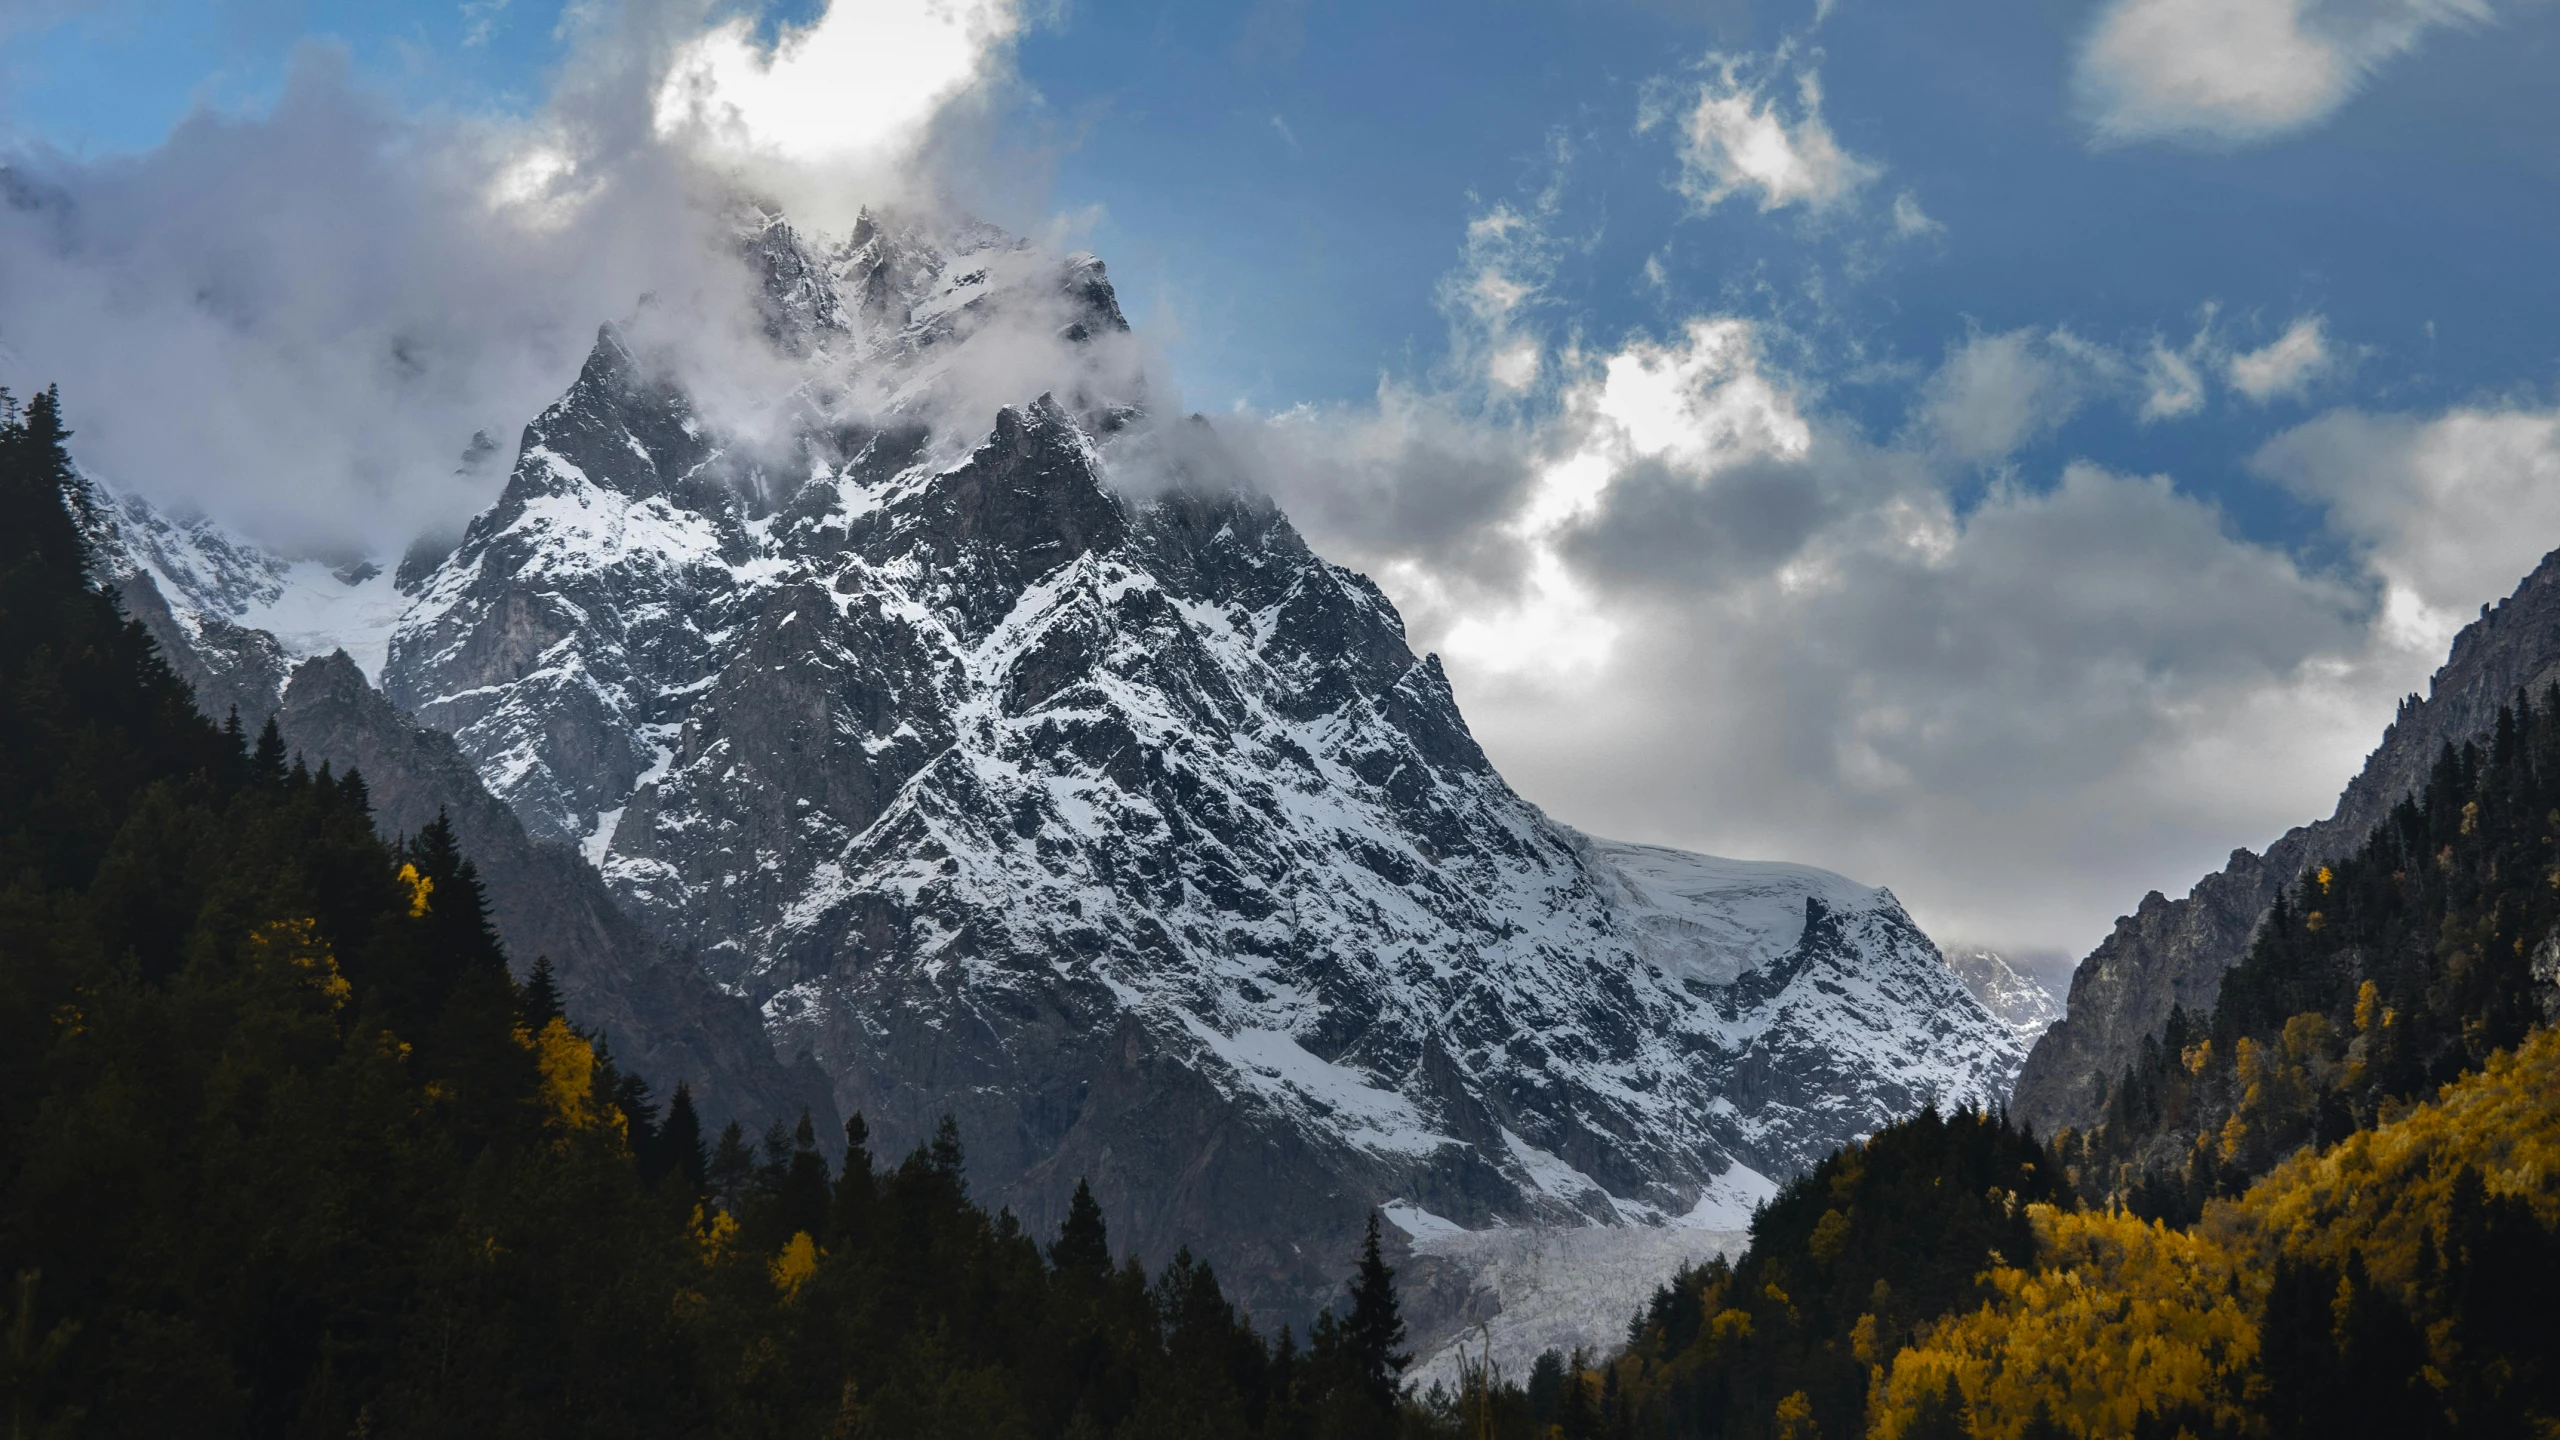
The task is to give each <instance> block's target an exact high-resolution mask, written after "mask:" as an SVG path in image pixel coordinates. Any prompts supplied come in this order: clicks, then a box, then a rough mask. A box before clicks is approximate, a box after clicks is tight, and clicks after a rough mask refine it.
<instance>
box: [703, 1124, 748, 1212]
mask: <svg viewBox="0 0 2560 1440" xmlns="http://www.w3.org/2000/svg"><path fill="white" fill-rule="evenodd" d="M755 1169H756V1161H755V1156H754V1155H753V1154H752V1153H750V1152H749V1151H748V1149H747V1132H746V1128H745V1127H744V1126H742V1125H740V1124H739V1123H738V1122H737V1121H735V1120H732V1121H730V1122H729V1123H728V1125H727V1126H726V1127H725V1128H723V1129H722V1130H721V1132H720V1144H719V1146H718V1147H717V1148H716V1149H714V1150H713V1151H712V1152H711V1170H710V1174H709V1176H708V1177H707V1178H708V1179H709V1181H710V1185H711V1193H712V1195H713V1196H714V1197H715V1198H717V1199H718V1200H719V1202H720V1208H722V1209H723V1210H726V1211H728V1212H730V1213H731V1214H733V1215H734V1214H736V1213H737V1210H738V1205H739V1202H741V1201H742V1200H744V1199H745V1198H746V1193H747V1182H748V1180H749V1179H751V1178H753V1176H754V1175H755Z"/></svg>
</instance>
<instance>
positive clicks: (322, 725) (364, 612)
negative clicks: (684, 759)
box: [86, 483, 834, 1129]
mask: <svg viewBox="0 0 2560 1440" xmlns="http://www.w3.org/2000/svg"><path fill="white" fill-rule="evenodd" d="M90 493H91V495H92V497H93V504H94V508H93V510H92V512H91V513H90V515H89V520H88V525H87V534H86V539H87V540H88V542H89V544H90V547H91V553H92V554H93V555H94V556H95V557H96V563H97V566H98V568H99V569H100V570H101V571H103V572H104V575H103V578H104V579H105V580H106V581H107V583H108V584H109V585H111V586H112V587H113V589H114V591H115V594H116V597H117V599H118V601H119V602H120V603H121V604H122V605H123V607H124V609H125V612H126V613H127V614H129V615H131V616H133V617H134V618H135V619H137V620H139V621H141V622H142V624H143V626H144V628H145V629H146V630H147V631H148V632H149V633H150V635H151V637H152V639H153V640H154V642H156V644H157V645H158V646H159V650H160V653H161V654H162V655H163V656H165V657H167V659H168V662H169V664H170V667H171V668H172V669H173V670H174V671H176V673H177V674H178V676H179V677H180V678H181V679H182V680H184V681H185V682H186V683H187V684H188V686H189V687H190V688H191V689H192V690H193V691H194V692H195V697H196V703H197V705H198V707H199V708H201V709H202V710H203V711H204V712H205V713H206V714H207V715H210V716H221V715H224V714H227V713H237V714H238V715H239V716H240V717H241V723H242V724H243V725H244V726H245V727H246V728H247V729H249V730H251V731H253V732H254V731H255V730H256V729H258V728H259V727H260V726H261V725H263V724H264V723H265V721H266V719H267V717H269V716H270V715H272V716H273V717H274V718H275V721H276V724H277V727H278V729H279V730H280V731H281V732H282V734H283V736H284V739H285V742H286V744H287V745H288V746H289V747H290V748H291V749H292V750H293V751H294V752H296V753H298V754H300V755H302V756H303V757H305V758H306V759H307V760H308V761H309V763H310V764H312V765H313V766H318V765H319V764H321V763H323V762H327V763H329V764H332V765H334V766H335V767H336V768H337V769H338V770H339V771H341V772H344V771H347V770H350V769H355V770H360V771H361V772H362V773H363V775H364V777H365V781H366V785H367V788H368V790H369V792H370V794H371V798H372V803H373V816H374V821H375V824H376V826H377V827H378V828H379V829H380V830H381V832H382V834H383V836H384V837H385V838H387V839H398V838H400V837H402V836H407V835H414V834H416V833H417V832H418V831H420V830H422V829H424V828H425V827H426V826H427V825H428V823H429V822H431V821H433V820H434V819H435V818H436V817H437V816H438V815H439V814H443V815H446V816H447V817H448V818H449V819H450V821H451V822H452V825H453V828H454V833H455V835H456V837H457V838H458V839H459V841H460V842H461V844H462V846H463V848H464V849H465V850H466V851H467V852H468V853H470V854H472V855H474V856H476V857H478V859H479V862H480V864H481V865H482V866H483V874H484V880H485V883H486V885H487V888H488V893H489V902H490V910H491V918H492V920H493V921H494V923H495V924H496V925H497V927H498V932H499V934H500V935H501V936H502V937H503V938H504V939H505V940H506V943H507V946H508V950H509V954H510V958H511V959H512V961H513V963H514V964H516V965H517V966H518V967H526V966H530V965H531V964H532V963H533V959H534V957H535V956H537V955H548V956H549V957H551V959H552V961H553V963H554V965H555V967H556V969H557V974H558V979H559V984H560V986H561V991H562V994H563V995H564V996H565V997H566V999H567V1000H568V1002H569V1003H570V1004H571V1005H573V1006H575V1007H576V1009H577V1012H578V1013H579V1015H580V1016H581V1017H582V1018H583V1019H584V1020H585V1021H586V1023H588V1024H590V1025H592V1026H594V1027H595V1028H596V1029H597V1030H598V1031H599V1032H600V1033H601V1034H602V1035H604V1036H605V1037H606V1038H607V1039H608V1040H609V1041H610V1042H611V1043H612V1044H613V1045H614V1046H615V1047H616V1049H617V1051H618V1053H619V1056H620V1059H621V1061H622V1063H623V1064H624V1065H626V1066H627V1067H628V1068H629V1069H631V1070H632V1071H633V1072H634V1073H636V1074H639V1075H642V1076H645V1077H647V1078H648V1079H649V1080H650V1082H651V1083H652V1084H653V1085H654V1086H655V1087H656V1089H657V1090H658V1091H659V1092H660V1093H661V1094H664V1093H666V1092H668V1091H670V1090H672V1089H673V1088H674V1086H675V1085H676V1084H677V1083H678V1082H684V1083H687V1084H689V1085H690V1086H691V1087H692V1089H693V1094H694V1097H695V1101H696V1103H697V1105H698V1106H699V1107H700V1108H701V1110H702V1112H703V1113H704V1114H705V1115H708V1116H710V1117H712V1118H713V1120H714V1122H715V1123H717V1122H719V1121H721V1120H724V1119H728V1118H737V1119H740V1120H742V1121H744V1122H746V1123H747V1124H749V1125H750V1127H752V1128H759V1129H760V1128H762V1127H763V1126H764V1125H766V1124H770V1123H775V1122H780V1123H784V1124H788V1123H790V1122H791V1121H792V1120H793V1119H795V1118H796V1117H797V1116H798V1115H799V1113H800V1111H801V1110H802V1109H803V1108H809V1109H811V1110H813V1112H814V1115H815V1118H816V1120H817V1121H818V1123H819V1124H820V1125H821V1127H822V1129H825V1128H829V1127H832V1125H833V1123H834V1102H833V1099H832V1097H831V1094H830V1091H829V1087H828V1086H827V1084H826V1082H825V1079H824V1077H823V1076H821V1075H819V1074H818V1073H817V1072H816V1071H815V1070H814V1069H812V1068H810V1067H809V1065H808V1063H807V1062H806V1061H805V1060H803V1061H799V1062H797V1063H796V1064H786V1063H784V1062H783V1061H781V1060H778V1059H777V1058H776V1057H775V1054H774V1051H773V1048H772V1046H771V1044H770V1043H769V1042H768V1041H767V1039H766V1037H765V1036H764V1034H763V1030H762V1026H761V1025H760V1024H759V1023H758V1019H757V1016H756V1015H755V1013H754V1011H753V1010H752V1009H751V1008H749V1007H747V1006H745V1005H743V1004H741V1003H739V1002H738V1001H737V1000H735V999H734V998H732V997H729V996H725V995H723V994H721V993H720V992H719V991H718V990H717V989H716V988H714V987H713V986H711V985H710V984H709V983H708V982H706V981H705V980H703V979H702V977H701V975H700V972H699V971H698V970H697V969H696V968H695V967H694V966H693V965H691V964H690V963H689V962H687V961H686V960H684V959H683V958H682V957H681V956H677V955H674V954H671V953H670V952H668V951H667V949H666V947H665V946H664V944H663V943H662V942H660V941H659V940H658V939H657V938H656V937H655V936H654V935H652V934H651V933H650V932H648V931H647V930H645V929H643V928H642V927H640V926H639V925H636V924H635V923H633V921H632V920H631V919H630V918H629V917H628V916H627V915H625V914H624V913H623V911H622V910H621V908H620V907H619V906H617V905H616V904H615V902H614V900H613V897H612V896H611V894H610V893H609V892H608V891H607V890H606V888H605V886H604V884H603V881H602V880H601V878H600V877H598V876H597V875H596V873H595V871H594V869H593V868H592V867H590V866H588V865H587V864H585V863H584V862H583V861H582V860H581V859H580V858H579V857H578V855H577V854H576V852H575V851H573V850H571V849H570V848H568V847H566V846H562V845H554V844H544V843H541V842H538V841H535V840H533V839H531V838H530V837H529V836H528V835H527V834H526V833H525V828H524V826H523V824H522V823H521V822H520V821H518V819H517V818H516V815H515V812H514V811H513V810H511V809H509V808H508V807H507V806H506V805H505V804H504V803H503V802H501V801H499V800H498V799H496V798H495V797H494V796H492V795H491V794H490V793H489V790H488V788H487V787H486V786H484V785H483V784H482V783H481V781H480V777H479V774H478V773H477V772H476V771H475V770H474V769H473V767H472V765H471V762H470V761H469V760H468V759H466V758H465V757H464V756H463V754H462V752H461V751H460V749H458V748H457V747H456V746H455V744H454V742H453V740H452V739H451V738H450V737H448V736H446V735H445V734H443V733H442V732H440V731H436V730H433V729H429V728H427V727H425V726H421V725H419V724H417V723H416V722H415V721H413V720H411V719H410V718H409V717H408V716H406V715H404V714H402V713H401V712H400V711H399V709H398V708H397V707H395V706H394V705H392V704H391V702H390V701H389V700H387V699H385V698H384V697H383V695H382V694H381V692H380V691H378V690H376V689H374V688H373V686H372V684H371V683H370V682H369V681H368V680H367V678H366V676H365V673H364V672H363V670H362V669H361V668H359V663H358V662H357V661H356V660H355V659H353V658H351V656H350V655H349V653H348V650H347V649H345V648H339V647H341V646H349V647H353V648H355V649H357V650H360V651H364V652H366V653H369V654H370V655H372V656H373V657H374V665H375V668H376V669H377V670H378V669H379V667H380V663H381V662H380V657H381V655H382V652H383V646H384V645H385V644H386V643H387V642H388V640H389V636H390V628H391V627H390V621H391V620H392V619H393V618H395V617H396V615H397V613H398V610H397V608H396V607H395V606H393V605H390V604H387V603H386V602H384V601H383V599H382V598H381V597H382V594H383V593H384V592H385V591H387V589H388V582H387V580H386V579H378V578H377V572H372V570H371V567H342V569H343V571H344V573H339V572H337V571H332V570H331V569H329V568H328V567H323V566H320V565H318V564H317V563H315V562H310V561H304V562H299V563H286V562H282V561H278V560H276V559H274V558H272V557H269V556H267V555H265V554H263V553H262V552H260V551H259V550H258V549H257V548H256V547H255V546H253V545H251V544H250V543H248V542H246V541H244V540H242V539H240V538H239V537H237V536H234V535H230V534H228V533H226V532H224V531H223V530H222V529H221V528H220V527H218V526H216V525H213V524H211V523H209V522H204V521H198V522H196V523H193V524H187V525H179V524H174V523H172V522H170V521H169V520H167V519H166V518H165V517H162V516H160V515H159V514H157V513H156V512H154V511H153V510H152V509H151V507H150V506H149V505H148V504H147V503H146V502H144V501H142V500H141V499H140V498H138V497H136V496H132V495H124V494H118V493H116V492H114V491H112V490H109V489H107V488H106V487H104V486H100V485H96V484H94V483H92V484H91V486H90ZM173 596H174V597H175V598H174V599H173V598H172V597H173ZM279 617H282V619H280V618H279ZM293 621H299V622H300V623H299V624H298V625H295V626H294V627H293V628H288V629H287V630H285V632H284V634H283V635H282V636H281V637H280V636H279V635H277V634H276V633H275V632H273V631H270V630H268V629H265V628H262V625H263V624H279V623H288V622H293ZM324 646H325V647H328V648H326V649H325V650H322V649H321V648H320V647H324ZM315 651H316V652H318V653H314V652H315Z"/></svg>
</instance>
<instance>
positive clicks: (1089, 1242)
mask: <svg viewBox="0 0 2560 1440" xmlns="http://www.w3.org/2000/svg"><path fill="white" fill-rule="evenodd" d="M1049 1263H1050V1264H1051V1265H1053V1266H1055V1267H1056V1268H1057V1269H1059V1270H1060V1271H1063V1272H1065V1273H1068V1274H1074V1275H1107V1274H1109V1273H1110V1272H1111V1238H1110V1236H1109V1235H1108V1234H1107V1233H1106V1232H1105V1231H1104V1229H1103V1225H1102V1206H1101V1205H1100V1204H1099V1203H1097V1202H1096V1201H1095V1200H1094V1198H1093V1187H1092V1186H1090V1185H1088V1184H1086V1183H1085V1182H1084V1181H1082V1180H1078V1181H1077V1182H1076V1193H1075V1198H1073V1199H1071V1200H1069V1201H1068V1202H1067V1218H1066V1219H1065V1220H1063V1221H1060V1222H1059V1224H1058V1238H1057V1239H1056V1240H1054V1241H1052V1242H1051V1243H1050V1245H1049Z"/></svg>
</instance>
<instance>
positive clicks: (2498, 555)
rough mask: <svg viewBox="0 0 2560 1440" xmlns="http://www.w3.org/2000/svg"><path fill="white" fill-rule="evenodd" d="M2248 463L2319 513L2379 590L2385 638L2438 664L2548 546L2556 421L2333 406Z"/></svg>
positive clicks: (2556, 527) (2553, 519)
mask: <svg viewBox="0 0 2560 1440" xmlns="http://www.w3.org/2000/svg"><path fill="white" fill-rule="evenodd" d="M2253 464H2254V466H2255V468H2257V469H2258V470H2259V471H2260V472H2261V473H2263V474H2265V475H2267V476H2268V477H2270V478H2272V479H2274V480H2275V481H2276V482H2277V483H2279V484H2281V485H2283V486H2284V487H2285V488H2286V489H2287V490H2290V491H2292V492H2293V493H2294V494H2296V495H2298V496H2300V497H2302V498H2303V499H2305V500H2308V501H2312V502H2313V503H2315V504H2318V505H2320V506H2322V507H2323V509H2324V510H2325V511H2326V512H2327V514H2328V517H2329V525H2330V528H2331V529H2332V530H2333V531H2334V532H2336V533H2337V534H2338V536H2339V537H2340V538H2342V539H2344V540H2346V541H2348V542H2349V543H2350V544H2352V545H2353V546H2355V547H2356V549H2357V551H2358V553H2359V554H2360V555H2361V556H2362V559H2363V563H2364V565H2365V566H2366V567H2367V568H2368V569H2369V570H2370V571H2371V573H2372V574H2373V575H2375V576H2376V577H2377V578H2378V579H2379V580H2380V581H2381V583H2382V586H2383V604H2382V614H2381V624H2382V625H2383V626H2384V627H2385V628H2386V629H2387V630H2388V631H2389V632H2390V635H2391V638H2392V642H2393V643H2395V644H2397V645H2400V646H2402V647H2404V648H2407V649H2410V650H2413V651H2417V652H2422V653H2426V654H2437V655H2440V654H2441V653H2442V652H2443V651H2444V649H2445V647H2446V646H2448V645H2450V644H2451V643H2452V642H2453V636H2454V633H2455V632H2456V631H2458V630H2460V629H2461V628H2462V626H2463V625H2464V624H2465V623H2467V622H2468V621H2469V620H2470V619H2471V618H2472V617H2473V616H2474V615H2475V614H2476V613H2478V608H2479V607H2480V606H2481V605H2483V604H2486V603H2488V602H2489V601H2492V600H2495V599H2497V598H2499V597H2501V596H2503V595H2505V594H2507V593H2508V592H2509V591H2510V590H2512V589H2513V588H2514V586H2515V582H2516V581H2517V580H2518V579H2519V578H2521V577H2522V576H2523V575H2524V574H2525V573H2526V572H2527V571H2529V570H2531V569H2532V568H2533V567H2534V565H2535V564H2536V563H2538V562H2539V561H2540V560H2541V559H2542V557H2543V555H2544V554H2545V553H2546V552H2548V551H2549V550H2551V549H2552V548H2553V547H2554V546H2555V545H2560V411H2550V410H2541V411H2535V410H2485V409H2457V410H2453V411H2449V412H2446V413H2444V414H2441V415H2437V416H2432V417H2416V416H2407V415H2371V414H2367V413H2365V412H2363V411H2359V410H2337V411H2332V412H2331V413H2329V414H2327V415H2323V416H2321V417H2320V418H2318V419H2316V420H2313V421H2310V422H2309V423H2307V424H2304V425H2300V426H2297V427H2295V428H2294V429H2292V430H2289V431H2287V432H2285V433H2284V434H2283V435H2280V436H2278V437H2277V438H2276V439H2274V440H2272V441H2270V442H2268V444H2267V445H2266V446H2265V447H2264V448H2263V449H2261V450H2260V451H2259V452H2258V454H2257V456H2256V457H2255V459H2254V461H2253Z"/></svg>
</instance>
